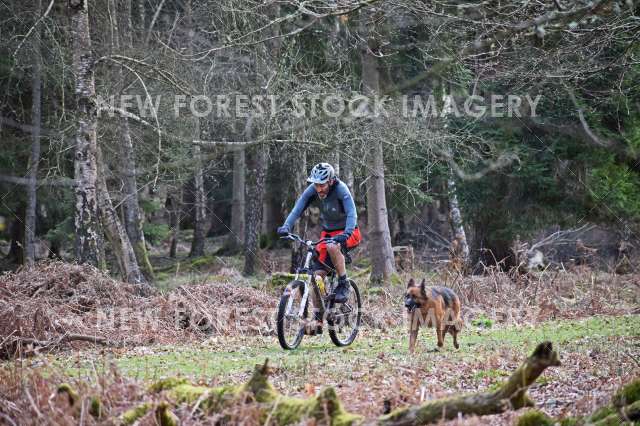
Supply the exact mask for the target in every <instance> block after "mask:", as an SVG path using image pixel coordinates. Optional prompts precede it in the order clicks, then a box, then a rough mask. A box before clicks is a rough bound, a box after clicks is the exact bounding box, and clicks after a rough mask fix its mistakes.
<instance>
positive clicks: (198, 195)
mask: <svg viewBox="0 0 640 426" xmlns="http://www.w3.org/2000/svg"><path fill="white" fill-rule="evenodd" d="M196 120H197V119H196ZM199 128H200V125H199V124H196V129H199ZM196 131H197V132H198V133H199V131H198V130H196ZM196 138H197V139H199V135H197V136H196ZM193 150H194V152H193V155H194V158H196V166H195V171H194V176H193V191H194V193H193V210H194V213H193V222H194V223H193V240H192V241H191V252H190V253H189V256H190V257H197V256H204V241H205V237H206V233H207V229H206V225H207V223H206V219H207V214H206V212H207V201H206V197H205V193H204V172H203V168H202V155H201V151H200V146H199V145H194V146H193Z"/></svg>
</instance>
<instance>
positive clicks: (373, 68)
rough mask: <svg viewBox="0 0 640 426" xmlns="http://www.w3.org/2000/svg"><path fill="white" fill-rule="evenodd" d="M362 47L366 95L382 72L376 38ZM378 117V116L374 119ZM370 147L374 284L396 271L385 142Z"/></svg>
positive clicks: (371, 93)
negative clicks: (390, 223) (384, 149)
mask: <svg viewBox="0 0 640 426" xmlns="http://www.w3.org/2000/svg"><path fill="white" fill-rule="evenodd" d="M368 43H369V46H368V48H366V49H363V51H362V53H361V55H362V56H361V59H362V84H363V86H364V87H363V89H364V92H365V94H366V95H367V96H371V97H373V96H376V95H377V94H378V93H380V73H379V70H378V60H377V58H376V56H374V54H373V53H372V52H375V51H376V50H377V49H376V48H375V40H369V41H368ZM374 120H375V118H374ZM370 144H371V150H370V152H369V155H368V159H367V166H368V169H369V173H370V176H369V177H368V179H367V225H368V227H369V230H368V231H369V232H368V238H369V256H370V257H371V283H372V284H381V283H389V282H390V279H391V275H392V274H393V273H394V272H395V267H394V259H393V247H392V246H391V235H390V232H389V218H388V212H387V200H386V196H385V184H384V154H383V151H382V141H381V140H380V139H378V138H375V139H374V140H371V141H370Z"/></svg>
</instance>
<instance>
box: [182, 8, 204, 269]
mask: <svg viewBox="0 0 640 426" xmlns="http://www.w3.org/2000/svg"><path fill="white" fill-rule="evenodd" d="M185 16H186V20H187V27H188V28H187V31H188V34H189V48H188V52H189V53H192V52H193V36H194V34H195V23H194V21H193V10H192V4H191V0H188V1H187V2H186V3H185ZM194 121H195V128H194V132H193V139H200V119H199V118H198V117H194ZM192 149H193V157H194V159H195V160H196V161H195V169H194V172H193V191H194V192H193V240H191V252H190V253H189V256H190V257H198V256H204V241H205V237H206V233H207V229H206V226H207V223H206V220H207V214H206V212H207V201H206V197H205V192H204V171H203V164H202V153H201V149H200V145H195V144H194V145H193V148H192Z"/></svg>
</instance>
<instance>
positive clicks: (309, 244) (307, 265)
mask: <svg viewBox="0 0 640 426" xmlns="http://www.w3.org/2000/svg"><path fill="white" fill-rule="evenodd" d="M296 237H297V236H296ZM290 238H291V239H293V240H294V241H298V242H299V243H300V244H303V245H304V246H305V247H306V250H307V254H306V256H305V260H304V263H303V265H302V268H300V267H297V268H296V273H295V277H294V280H295V281H300V279H299V278H300V274H302V273H305V274H307V276H308V277H309V278H308V279H307V280H305V281H302V282H304V292H303V294H302V300H301V302H300V310H299V312H298V317H299V318H302V316H303V315H304V308H305V306H306V305H307V300H308V299H309V292H310V291H311V284H312V283H313V286H315V288H314V291H316V290H317V293H318V295H319V296H320V297H319V298H318V299H319V300H320V306H318V308H320V313H321V314H322V315H324V312H325V310H326V306H325V301H324V297H323V296H324V295H322V294H320V289H319V288H318V287H317V284H316V282H315V277H314V276H313V271H312V270H311V259H313V250H314V249H313V246H314V243H313V241H311V240H302V239H301V238H300V237H297V238H294V237H293V236H291V237H290ZM322 241H323V240H320V241H318V242H317V243H320V242H322ZM317 243H316V244H317ZM330 284H332V280H331V281H329V280H328V281H327V282H326V283H325V288H326V289H328V290H331V285H330ZM326 292H327V294H329V293H330V291H326ZM292 306H293V297H290V298H289V301H288V302H287V314H288V315H290V314H291V307H292Z"/></svg>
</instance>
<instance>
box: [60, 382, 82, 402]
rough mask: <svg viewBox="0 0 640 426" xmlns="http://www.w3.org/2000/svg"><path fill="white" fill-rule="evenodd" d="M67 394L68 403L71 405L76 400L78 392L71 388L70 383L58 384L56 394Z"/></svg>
mask: <svg viewBox="0 0 640 426" xmlns="http://www.w3.org/2000/svg"><path fill="white" fill-rule="evenodd" d="M63 393H66V394H67V398H68V400H69V405H70V406H72V407H73V405H74V404H75V403H76V402H77V401H78V393H77V392H76V391H74V390H73V388H72V387H71V385H69V384H68V383H63V384H61V385H60V386H58V394H63Z"/></svg>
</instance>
